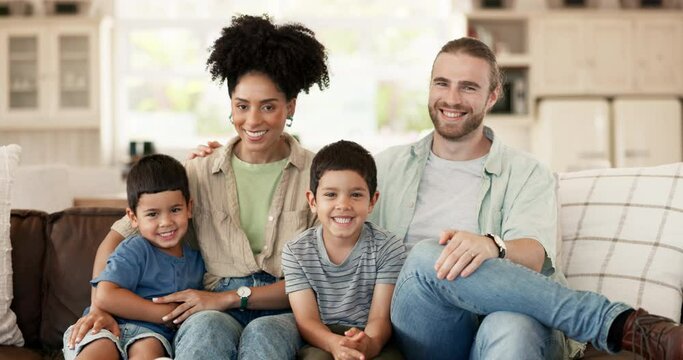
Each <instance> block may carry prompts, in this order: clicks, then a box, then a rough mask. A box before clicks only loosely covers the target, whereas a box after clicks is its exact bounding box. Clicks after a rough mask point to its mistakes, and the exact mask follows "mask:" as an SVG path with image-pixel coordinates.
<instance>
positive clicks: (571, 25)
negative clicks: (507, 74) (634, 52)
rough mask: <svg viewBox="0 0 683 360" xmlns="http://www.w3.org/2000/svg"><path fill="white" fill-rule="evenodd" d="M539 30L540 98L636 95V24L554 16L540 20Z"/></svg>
mask: <svg viewBox="0 0 683 360" xmlns="http://www.w3.org/2000/svg"><path fill="white" fill-rule="evenodd" d="M534 30H535V31H533V34H532V36H533V37H534V40H532V41H534V42H535V46H533V47H532V49H534V50H533V52H532V59H533V62H534V66H533V67H532V81H533V87H534V93H535V94H536V95H537V96H540V95H566V94H580V95H587V94H617V93H622V92H630V91H632V80H631V79H632V75H631V73H632V64H631V62H630V61H628V59H629V58H630V54H631V40H630V38H631V37H632V22H631V20H628V19H620V18H616V17H590V18H588V19H585V18H583V17H576V16H572V17H568V16H550V17H548V18H541V19H538V20H536V22H535V24H534ZM624 60H626V61H624Z"/></svg>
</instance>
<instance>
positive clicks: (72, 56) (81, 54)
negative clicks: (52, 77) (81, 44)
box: [59, 51, 90, 60]
mask: <svg viewBox="0 0 683 360" xmlns="http://www.w3.org/2000/svg"><path fill="white" fill-rule="evenodd" d="M59 58H60V59H61V60H88V59H89V58H90V56H89V55H88V53H87V52H85V51H68V52H67V51H64V52H62V53H61V54H59Z"/></svg>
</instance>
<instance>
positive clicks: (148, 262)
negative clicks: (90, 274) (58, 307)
mask: <svg viewBox="0 0 683 360" xmlns="http://www.w3.org/2000/svg"><path fill="white" fill-rule="evenodd" d="M205 272H206V268H205V267H204V261H203V260H202V257H201V254H200V253H199V252H198V251H196V250H192V249H191V248H190V247H189V246H188V245H187V244H183V256H182V257H175V256H172V255H169V254H166V253H164V252H162V251H161V250H159V249H158V248H156V247H154V245H152V244H151V243H150V242H149V241H147V240H145V238H143V237H142V236H140V235H133V236H131V237H129V238H127V239H126V240H124V241H123V242H122V243H121V244H120V245H119V246H118V247H116V250H114V252H113V253H112V254H111V256H109V259H107V266H106V267H105V268H104V270H103V271H102V272H101V273H100V275H99V276H98V277H96V278H95V279H93V280H91V281H90V284H91V285H92V286H97V284H98V283H99V282H100V281H110V282H113V283H115V284H116V285H118V286H120V287H122V288H125V289H128V290H130V291H132V292H134V293H135V294H137V295H138V296H140V297H142V298H144V299H147V300H151V299H152V298H154V297H160V296H166V295H168V294H171V293H174V292H176V291H181V290H185V289H201V288H202V280H203V277H204V273H205ZM117 321H118V322H119V323H121V324H122V323H126V322H128V323H134V324H137V325H140V326H144V327H146V328H149V329H151V330H152V331H155V332H157V333H159V334H161V335H163V336H165V337H166V338H167V339H168V340H169V341H171V342H172V341H173V334H174V331H173V330H171V329H170V328H168V327H166V326H164V325H161V324H154V323H149V322H145V321H138V320H128V319H122V318H117Z"/></svg>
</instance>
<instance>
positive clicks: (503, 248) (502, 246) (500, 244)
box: [485, 233, 507, 259]
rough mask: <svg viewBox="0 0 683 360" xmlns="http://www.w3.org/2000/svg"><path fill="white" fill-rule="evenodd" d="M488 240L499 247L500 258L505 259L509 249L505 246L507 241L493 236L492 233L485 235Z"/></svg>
mask: <svg viewBox="0 0 683 360" xmlns="http://www.w3.org/2000/svg"><path fill="white" fill-rule="evenodd" d="M485 236H486V237H487V238H489V239H491V240H493V242H494V243H495V244H496V246H497V247H498V257H499V258H501V259H505V255H506V253H507V247H506V246H505V241H503V239H501V238H500V236H498V235H493V234H491V233H489V234H486V235H485Z"/></svg>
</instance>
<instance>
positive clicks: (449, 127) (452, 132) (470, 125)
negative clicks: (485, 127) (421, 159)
mask: <svg viewBox="0 0 683 360" xmlns="http://www.w3.org/2000/svg"><path fill="white" fill-rule="evenodd" d="M438 108H439V106H438V103H436V104H434V106H433V107H429V117H430V118H431V119H432V124H434V130H436V132H437V133H438V134H439V135H441V137H443V138H445V139H447V140H451V141H458V140H460V139H462V138H464V137H466V136H467V135H469V134H471V133H472V132H473V131H474V130H476V129H477V128H479V126H480V125H481V123H482V122H483V121H484V116H485V115H486V111H485V110H484V109H482V111H480V112H477V113H474V112H472V111H468V115H466V116H467V117H468V118H466V119H464V120H461V121H458V122H457V123H450V124H449V123H446V122H444V121H442V120H441V119H439V110H438ZM451 110H453V111H456V112H457V111H460V110H462V108H459V107H455V108H453V109H451Z"/></svg>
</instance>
